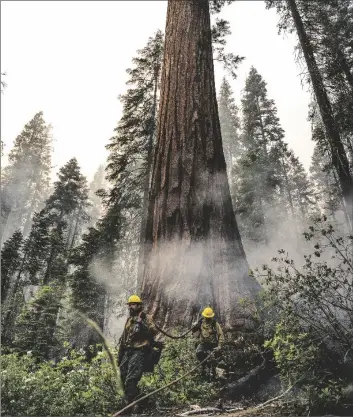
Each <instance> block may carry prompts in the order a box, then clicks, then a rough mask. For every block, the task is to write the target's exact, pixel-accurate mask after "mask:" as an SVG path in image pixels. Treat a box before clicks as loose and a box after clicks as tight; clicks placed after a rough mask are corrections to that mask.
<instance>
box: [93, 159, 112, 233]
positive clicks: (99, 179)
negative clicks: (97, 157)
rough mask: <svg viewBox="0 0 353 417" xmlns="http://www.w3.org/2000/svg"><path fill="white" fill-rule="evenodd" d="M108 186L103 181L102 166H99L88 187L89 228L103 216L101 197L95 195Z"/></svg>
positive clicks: (103, 169) (103, 170) (103, 172)
mask: <svg viewBox="0 0 353 417" xmlns="http://www.w3.org/2000/svg"><path fill="white" fill-rule="evenodd" d="M107 185H108V183H107V181H106V179H105V168H104V165H100V166H99V167H98V169H97V171H96V173H95V174H94V177H93V180H92V181H91V183H90V185H89V201H90V203H91V207H90V209H89V216H90V222H89V224H90V226H91V227H94V226H95V224H96V222H97V220H98V219H99V218H100V217H101V216H102V215H103V213H104V211H103V202H102V197H100V196H99V195H97V192H98V194H99V192H100V191H101V190H104V189H105V188H106V186H107Z"/></svg>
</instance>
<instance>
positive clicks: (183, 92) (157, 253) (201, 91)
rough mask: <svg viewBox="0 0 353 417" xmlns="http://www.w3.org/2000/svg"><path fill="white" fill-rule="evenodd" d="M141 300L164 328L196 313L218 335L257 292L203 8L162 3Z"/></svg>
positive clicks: (203, 2) (201, 2)
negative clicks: (208, 317)
mask: <svg viewBox="0 0 353 417" xmlns="http://www.w3.org/2000/svg"><path fill="white" fill-rule="evenodd" d="M157 122H158V123H157V139H156V149H155V155H154V164H153V172H152V183H151V195H150V202H149V210H148V221H147V228H146V251H145V254H146V263H145V270H144V277H143V282H142V294H143V297H144V298H145V301H146V303H147V304H149V307H150V309H151V311H152V313H153V314H154V316H155V318H156V320H157V321H158V322H159V323H160V324H164V325H165V326H167V327H168V326H171V325H173V326H175V325H176V324H180V325H189V324H190V323H191V321H192V320H193V318H194V317H195V315H196V313H197V311H198V310H199V308H202V307H203V306H204V305H205V304H206V303H209V304H211V305H212V306H213V307H215V309H216V312H217V314H218V315H219V317H220V319H221V320H222V322H223V323H224V325H225V326H226V328H228V329H229V328H232V327H233V326H234V325H236V324H237V323H236V319H237V318H240V317H245V316H246V317H247V314H248V313H246V312H245V311H244V309H243V308H241V307H240V302H239V301H240V300H239V298H240V297H250V298H253V297H254V295H255V294H256V293H257V292H258V291H259V289H260V286H259V284H258V283H257V282H256V281H254V280H253V279H252V278H250V277H249V275H248V264H247V261H246V257H245V253H244V250H243V246H242V242H241V238H240V235H239V232H238V227H237V223H236V220H235V216H234V212H233V208H232V202H231V197H230V192H229V185H228V181H227V175H226V163H225V158H224V154H223V149H222V137H221V130H220V123H219V117H218V109H217V101H216V91H215V82H214V68H213V57H212V41H211V26H210V12H209V2H208V0H197V1H192V2H189V1H187V2H184V1H177V0H169V4H168V12H167V25H166V38H165V51H164V62H163V67H162V81H161V96H160V107H159V114H158V121H157Z"/></svg>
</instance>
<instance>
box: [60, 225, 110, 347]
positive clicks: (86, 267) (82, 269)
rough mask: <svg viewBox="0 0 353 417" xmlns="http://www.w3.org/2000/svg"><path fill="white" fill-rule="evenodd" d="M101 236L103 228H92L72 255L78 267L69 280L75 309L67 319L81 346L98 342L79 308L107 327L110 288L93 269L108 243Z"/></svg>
mask: <svg viewBox="0 0 353 417" xmlns="http://www.w3.org/2000/svg"><path fill="white" fill-rule="evenodd" d="M101 237H102V234H101V231H100V230H97V229H95V228H89V230H88V232H87V233H86V234H85V235H84V236H83V237H82V243H81V244H80V245H79V246H77V247H76V248H74V249H73V251H72V254H71V257H70V264H71V265H72V266H73V267H74V268H75V270H74V272H73V273H72V274H71V276H70V279H69V283H70V289H71V294H70V301H71V303H70V307H71V308H72V309H73V312H72V314H71V316H70V317H69V318H68V320H67V322H68V324H67V326H68V337H69V338H70V340H71V341H74V342H75V343H76V346H77V347H84V348H88V347H89V346H90V345H92V344H94V343H97V342H98V340H97V337H96V334H95V332H94V331H93V330H92V329H91V328H90V327H89V326H87V323H83V322H82V319H81V318H80V317H77V314H76V311H77V310H78V311H80V312H82V313H84V314H85V315H87V316H88V317H89V318H90V319H92V320H94V321H95V322H96V323H97V324H98V325H99V327H100V328H101V329H103V328H104V311H105V297H106V289H105V288H104V286H103V284H100V283H98V282H97V281H96V279H95V277H94V276H93V275H92V271H91V266H92V262H93V261H96V262H97V261H98V260H99V258H102V248H103V247H104V244H103V242H102V240H101Z"/></svg>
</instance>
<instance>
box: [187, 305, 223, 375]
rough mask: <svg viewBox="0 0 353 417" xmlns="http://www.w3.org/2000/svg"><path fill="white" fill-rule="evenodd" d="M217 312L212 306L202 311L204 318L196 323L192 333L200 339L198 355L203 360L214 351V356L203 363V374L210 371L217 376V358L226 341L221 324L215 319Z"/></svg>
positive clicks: (197, 349)
mask: <svg viewBox="0 0 353 417" xmlns="http://www.w3.org/2000/svg"><path fill="white" fill-rule="evenodd" d="M214 316H215V313H214V311H213V310H212V308H211V307H206V308H205V309H204V310H203V312H202V319H201V320H200V321H199V322H198V323H196V325H194V327H193V329H192V333H193V334H194V337H196V338H197V339H198V341H199V343H198V346H197V348H196V357H197V359H198V360H199V361H200V362H202V361H203V360H204V359H206V358H207V356H208V355H209V354H210V353H211V352H214V357H213V358H211V359H210V360H208V361H206V362H204V363H203V364H202V375H203V376H204V377H207V376H208V374H209V373H210V374H211V376H212V377H215V368H216V362H217V361H216V360H215V358H217V357H220V351H221V347H222V344H223V342H224V335H223V331H222V328H221V326H220V325H219V323H218V321H217V320H216V319H215V317H214Z"/></svg>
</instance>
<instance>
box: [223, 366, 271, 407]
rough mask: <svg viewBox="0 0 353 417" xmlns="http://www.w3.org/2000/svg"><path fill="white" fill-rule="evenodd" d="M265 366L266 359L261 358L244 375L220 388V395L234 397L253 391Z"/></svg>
mask: <svg viewBox="0 0 353 417" xmlns="http://www.w3.org/2000/svg"><path fill="white" fill-rule="evenodd" d="M265 368H266V359H265V358H263V360H262V362H261V364H260V365H258V366H256V367H255V368H253V369H252V370H251V371H250V372H248V373H247V374H246V375H245V376H243V377H242V378H240V379H238V380H237V381H236V382H233V383H230V384H227V385H226V386H225V387H224V388H223V389H222V397H224V398H232V399H233V398H236V397H240V395H246V394H248V393H249V392H251V391H253V388H254V386H255V385H256V386H257V385H259V380H260V373H261V371H263V370H265Z"/></svg>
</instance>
